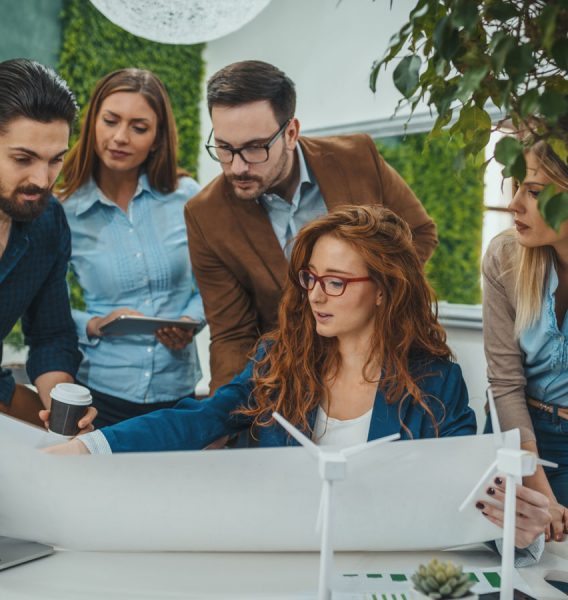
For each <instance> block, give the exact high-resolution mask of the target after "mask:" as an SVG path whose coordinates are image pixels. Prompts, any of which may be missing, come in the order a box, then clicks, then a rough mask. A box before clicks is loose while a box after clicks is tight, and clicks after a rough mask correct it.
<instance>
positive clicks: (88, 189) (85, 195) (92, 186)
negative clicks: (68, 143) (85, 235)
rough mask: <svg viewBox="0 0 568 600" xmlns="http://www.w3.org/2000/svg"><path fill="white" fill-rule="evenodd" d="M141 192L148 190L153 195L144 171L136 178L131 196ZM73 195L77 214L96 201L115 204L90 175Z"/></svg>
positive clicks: (108, 204) (85, 210)
mask: <svg viewBox="0 0 568 600" xmlns="http://www.w3.org/2000/svg"><path fill="white" fill-rule="evenodd" d="M142 192H149V193H150V194H152V195H154V192H153V190H152V188H151V187H150V183H149V181H148V175H146V173H143V174H142V175H140V177H139V178H138V185H137V186H136V191H135V192H134V196H133V198H136V197H137V196H139V195H140V194H141V193H142ZM75 197H76V198H77V208H76V209H75V214H76V215H77V216H80V215H82V214H84V213H86V212H87V211H88V210H89V209H90V208H91V207H92V206H94V205H95V204H96V203H97V202H99V203H100V204H105V205H106V206H113V207H114V206H116V204H115V203H114V202H113V201H112V200H109V199H108V198H107V197H106V196H105V195H104V194H103V192H102V191H101V189H100V188H99V186H98V185H97V184H96V182H95V180H94V179H93V178H92V177H91V178H90V179H89V181H87V183H85V185H83V186H81V187H80V188H79V189H78V190H77V191H76V192H75Z"/></svg>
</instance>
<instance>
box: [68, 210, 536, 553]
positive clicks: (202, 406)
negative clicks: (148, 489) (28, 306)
mask: <svg viewBox="0 0 568 600" xmlns="http://www.w3.org/2000/svg"><path fill="white" fill-rule="evenodd" d="M432 302H433V294H432V291H431V288H430V286H429V285H428V283H427V282H426V279H425V277H424V273H423V270H422V267H421V264H420V261H419V259H418V256H417V254H416V252H415V250H414V248H413V245H412V235H411V232H410V229H409V227H408V226H407V225H406V223H405V222H404V221H402V220H401V219H400V218H399V217H398V216H396V215H395V214H394V213H393V212H391V211H390V210H388V209H385V208H381V207H376V206H375V207H364V206H358V207H350V208H345V209H343V210H338V211H335V212H332V213H330V214H328V215H325V216H323V217H320V218H319V219H316V220H315V221H313V222H311V223H310V224H308V225H306V226H305V227H304V228H303V229H302V230H301V232H300V233H299V235H298V237H297V239H296V242H295V245H294V248H293V251H292V256H291V261H290V270H289V278H288V282H287V284H286V289H285V292H284V297H283V301H282V303H281V306H280V313H279V328H278V329H277V330H276V331H274V332H272V333H271V334H269V335H266V336H264V337H263V338H261V339H260V341H259V343H258V347H257V351H256V356H255V358H254V359H253V360H251V361H250V363H249V364H248V366H247V368H246V369H245V370H244V371H243V372H242V373H241V374H240V375H238V376H236V377H235V378H234V379H233V381H232V382H231V383H229V384H228V385H226V386H224V387H222V388H219V389H218V390H217V391H216V393H215V395H214V396H212V397H211V398H209V399H208V400H205V401H201V402H198V401H195V400H193V399H191V398H189V399H187V400H182V401H181V402H179V404H177V406H176V407H175V408H173V409H166V410H162V411H158V412H155V413H152V414H149V415H145V416H142V417H137V418H135V419H130V420H128V421H125V422H123V423H120V424H117V425H114V426H112V427H106V428H103V429H101V430H99V431H96V432H94V433H90V434H87V435H84V436H81V437H80V438H77V439H76V440H74V441H72V442H70V443H69V444H67V445H65V446H64V447H59V448H57V449H56V451H57V452H68V453H87V452H91V453H103V452H110V451H112V452H143V451H159V450H189V449H198V448H204V447H206V446H207V445H209V444H211V443H212V442H214V441H215V440H217V439H218V438H220V437H222V436H225V435H232V434H235V433H238V432H240V431H242V430H245V429H247V428H252V432H253V438H254V439H256V442H257V444H258V445H259V446H285V445H294V444H295V443H296V442H295V440H293V439H292V438H290V437H289V436H288V434H287V433H286V432H285V431H284V430H283V429H282V428H281V427H280V426H279V425H278V424H277V423H275V421H274V420H273V419H272V411H274V410H277V411H279V412H280V413H281V414H282V415H283V416H284V417H286V418H287V419H288V420H289V421H290V422H292V423H293V424H294V425H296V426H297V427H299V428H300V429H302V430H304V431H305V432H306V433H307V435H309V436H310V437H311V438H312V440H314V441H315V442H316V443H317V444H320V445H333V446H335V447H347V446H351V445H355V444H358V443H361V442H364V441H367V440H373V439H376V438H379V437H383V436H386V435H389V434H392V433H396V432H400V434H401V437H402V439H409V438H414V439H418V438H428V437H442V436H454V435H471V434H475V431H476V425H475V416H474V413H473V411H472V410H471V408H470V407H469V406H468V395H467V389H466V386H465V383H464V380H463V377H462V374H461V370H460V368H459V366H458V365H457V364H455V363H453V362H451V361H450V356H451V352H450V349H449V348H448V346H447V344H446V341H445V337H446V336H445V333H444V330H443V329H442V327H441V325H440V324H439V323H438V320H437V317H436V314H435V312H433V310H432ZM491 490H492V492H490V493H491V494H492V495H494V497H496V498H498V499H502V489H498V488H497V489H495V488H491ZM519 490H520V491H519V497H518V500H517V510H519V511H524V512H523V518H519V519H518V523H520V526H519V529H518V531H517V545H518V546H526V545H528V544H529V543H530V542H532V541H533V540H534V539H535V537H536V535H537V534H538V533H540V532H542V530H543V529H544V522H546V523H548V518H547V515H548V513H547V511H546V500H545V499H543V497H541V495H540V494H538V493H536V492H533V491H532V490H528V491H527V490H524V489H523V488H519ZM542 502H544V505H541V504H540V503H542ZM480 510H483V512H484V514H485V513H486V514H487V516H488V517H489V518H490V519H491V520H493V521H494V522H496V523H500V522H501V518H502V514H501V513H500V512H499V510H498V509H497V508H495V507H493V506H491V505H489V504H486V505H485V506H483V507H481V508H480ZM523 527H524V528H523Z"/></svg>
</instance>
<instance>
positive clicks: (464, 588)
mask: <svg viewBox="0 0 568 600" xmlns="http://www.w3.org/2000/svg"><path fill="white" fill-rule="evenodd" d="M412 582H413V583H414V587H415V588H416V589H417V590H418V591H420V592H422V593H423V594H425V595H426V596H428V597H429V598H432V599H433V600H444V599H446V598H464V597H467V596H468V595H469V594H470V593H471V592H470V589H471V588H472V587H473V586H474V584H475V581H474V580H473V579H471V578H470V577H469V575H468V574H467V573H464V572H463V567H462V566H461V565H460V566H459V567H458V566H456V565H454V564H453V563H452V562H450V561H448V562H439V561H438V560H437V559H435V558H434V559H432V560H431V561H430V562H429V563H428V564H427V565H420V566H419V567H418V570H417V571H416V572H415V573H414V575H412Z"/></svg>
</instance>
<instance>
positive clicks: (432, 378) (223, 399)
mask: <svg viewBox="0 0 568 600" xmlns="http://www.w3.org/2000/svg"><path fill="white" fill-rule="evenodd" d="M253 365H254V362H253V361H250V362H249V363H248V365H247V366H246V368H245V370H244V371H243V372H242V373H241V374H240V375H237V376H236V377H235V378H234V379H233V380H232V381H231V382H230V383H228V384H227V385H225V386H223V387H220V388H219V389H218V390H217V391H216V392H215V394H214V395H213V396H212V397H211V398H208V399H207V400H201V401H199V400H195V399H194V398H185V399H183V400H181V401H180V402H179V403H178V404H177V405H176V406H175V407H174V408H170V409H162V410H158V411H155V412H152V413H149V414H147V415H143V416H140V417H136V418H134V419H129V420H127V421H123V422H122V423H118V424H116V425H113V426H112V427H104V428H102V429H101V432H102V433H103V434H104V436H105V437H106V439H107V440H108V442H109V444H110V447H111V448H112V451H113V452H156V451H164V450H197V449H201V448H204V447H206V446H208V445H209V444H211V443H212V442H214V441H215V440H217V439H219V438H220V437H223V436H225V435H234V434H237V433H239V432H241V431H243V430H246V429H247V428H249V427H250V426H251V423H252V420H251V419H250V418H248V417H244V416H242V415H235V414H232V413H233V411H234V410H235V409H237V408H238V407H240V406H243V405H247V404H248V403H249V401H250V400H249V399H250V398H251V393H252V390H253V382H252V370H253ZM411 370H412V372H413V374H414V376H415V377H418V383H419V387H420V389H421V390H422V391H423V392H424V394H425V396H427V398H428V403H429V406H430V409H431V410H432V412H433V413H434V415H435V417H436V421H437V422H438V427H439V436H440V437H445V436H454V435H474V434H475V433H476V422H475V414H474V412H473V410H472V409H471V408H470V407H469V400H468V394H467V388H466V386H465V382H464V380H463V376H462V373H461V369H460V367H459V365H457V364H455V363H452V362H450V361H447V360H441V359H429V360H427V361H425V360H421V361H420V362H418V361H415V363H414V364H412V365H411ZM399 404H400V403H396V404H390V405H389V404H387V402H386V400H385V396H384V395H383V393H382V392H381V391H378V392H377V395H376V397H375V404H374V407H373V413H372V416H371V425H370V428H369V435H368V440H369V441H371V440H374V439H377V438H380V437H384V436H386V435H390V434H392V433H400V435H401V439H409V438H412V439H421V438H431V437H435V435H436V433H435V429H434V426H433V424H432V421H431V418H430V416H429V415H428V414H427V413H426V412H425V410H424V409H423V408H422V407H421V406H420V405H418V404H417V403H415V402H413V400H412V398H407V399H405V400H404V401H403V403H402V405H401V406H399ZM309 417H310V424H311V425H312V427H313V424H314V422H315V417H316V411H315V410H314V411H312V413H311V414H310V415H309ZM401 421H402V422H404V424H405V425H406V427H407V428H408V430H409V431H410V434H409V433H408V432H407V431H406V430H405V429H404V428H403V427H402V424H401ZM255 435H256V436H257V437H258V445H259V446H263V447H268V446H296V445H298V443H297V442H296V440H295V439H293V438H292V437H290V436H289V435H288V433H287V432H286V431H285V430H284V429H283V428H282V427H281V426H280V425H279V424H277V423H275V424H273V425H271V426H268V427H260V428H257V429H256V430H255Z"/></svg>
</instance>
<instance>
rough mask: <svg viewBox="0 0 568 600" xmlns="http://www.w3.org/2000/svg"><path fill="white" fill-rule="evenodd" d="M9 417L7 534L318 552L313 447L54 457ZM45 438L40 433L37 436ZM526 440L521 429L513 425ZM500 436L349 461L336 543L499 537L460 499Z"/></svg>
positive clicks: (407, 444) (2, 525)
mask: <svg viewBox="0 0 568 600" xmlns="http://www.w3.org/2000/svg"><path fill="white" fill-rule="evenodd" d="M7 429H8V428H7V427H6V421H5V419H2V418H0V535H6V536H11V537H19V538H24V539H29V540H36V541H39V542H44V543H47V544H52V545H56V546H60V547H64V548H70V549H77V550H119V551H167V550H180V551H187V550H197V551H263V550H269V551H270V550H272V551H287V550H290V551H303V550H318V549H319V539H318V536H317V535H316V532H315V521H316V515H317V511H318V502H319V495H320V479H319V475H318V467H317V463H316V462H315V461H314V460H313V459H312V458H311V456H309V455H308V454H307V453H306V451H305V450H304V449H302V448H274V449H250V450H248V449H247V450H217V451H214V450H209V451H202V452H175V453H156V454H148V453H145V454H122V455H113V456H54V455H47V454H43V453H41V452H39V451H38V450H36V449H35V448H34V446H35V445H37V440H36V441H34V440H33V437H34V435H33V434H29V435H27V436H20V435H19V434H18V432H17V431H16V432H14V429H13V428H12V430H11V432H8V431H7ZM36 435H40V434H39V433H37V430H36ZM507 435H508V436H509V437H510V439H511V440H512V441H511V442H510V443H511V444H512V445H513V446H515V445H517V446H518V431H514V432H510V433H509V434H507ZM496 444H497V442H496V437H495V436H493V435H484V436H468V437H460V438H445V439H441V440H419V441H404V442H392V443H390V444H387V445H385V446H380V447H377V448H375V449H372V450H370V451H369V452H368V453H363V454H360V455H358V456H354V457H352V458H351V459H349V464H348V474H347V479H346V480H345V481H344V482H339V483H337V484H336V485H335V486H334V488H335V492H336V496H335V498H336V500H337V502H336V510H335V511H334V512H335V521H334V547H335V549H336V550H413V549H414V550H419V549H426V548H442V547H450V546H457V545H461V544H467V543H474V542H480V541H485V540H489V539H493V538H496V537H500V531H499V529H497V528H496V527H495V526H494V525H492V524H490V523H489V522H488V521H487V520H486V519H485V518H483V516H482V515H481V514H479V511H478V510H477V509H476V508H475V507H474V506H473V504H472V506H470V507H468V508H467V509H466V510H465V511H464V512H461V513H460V512H458V507H459V505H460V504H461V502H462V501H463V500H464V498H465V497H466V496H467V494H468V492H469V491H470V490H471V489H472V488H473V486H474V484H475V483H476V481H477V480H478V479H479V478H480V477H481V476H482V474H483V472H484V471H485V470H486V469H487V467H488V466H489V465H490V463H491V462H492V461H493V460H494V459H495V452H496V448H497V445H496Z"/></svg>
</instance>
